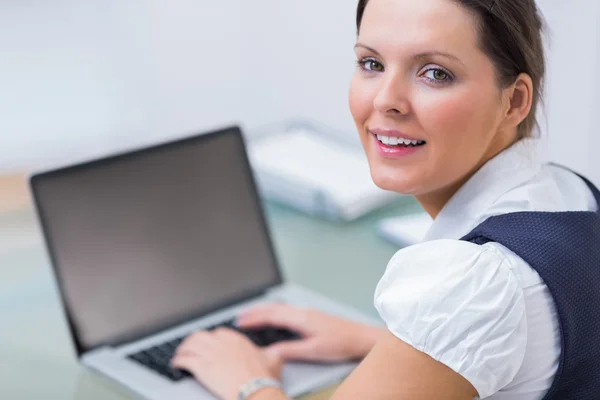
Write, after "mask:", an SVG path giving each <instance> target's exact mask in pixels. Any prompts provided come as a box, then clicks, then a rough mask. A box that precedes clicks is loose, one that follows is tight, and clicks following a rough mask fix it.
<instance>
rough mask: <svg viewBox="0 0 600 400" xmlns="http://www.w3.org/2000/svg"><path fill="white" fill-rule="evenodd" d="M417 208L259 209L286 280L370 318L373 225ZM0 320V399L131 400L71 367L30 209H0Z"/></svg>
mask: <svg viewBox="0 0 600 400" xmlns="http://www.w3.org/2000/svg"><path fill="white" fill-rule="evenodd" d="M417 209H418V208H417V205H416V204H415V203H413V202H412V201H410V200H408V199H406V200H405V199H402V200H400V201H399V202H397V203H396V204H394V205H391V206H389V207H386V208H384V209H381V210H378V211H377V212H375V213H371V214H370V215H368V216H366V217H363V218H361V219H359V220H357V221H354V222H351V223H335V222H328V221H322V220H318V219H315V218H311V217H308V216H305V215H302V214H300V213H298V212H296V211H293V210H290V209H287V208H285V207H282V206H278V205H274V204H267V206H266V212H267V218H268V221H269V225H270V228H271V230H272V233H273V240H274V242H275V248H276V251H277V253H278V256H279V259H280V262H281V265H282V269H283V272H284V276H285V277H286V279H288V280H290V281H292V282H296V283H299V284H302V285H305V286H307V287H309V288H312V289H314V290H316V291H319V292H322V293H325V294H327V295H329V296H331V297H333V298H335V299H338V300H340V301H342V302H345V303H347V304H350V305H352V306H354V307H356V308H358V309H360V310H362V311H364V312H367V313H370V314H371V315H374V314H375V311H374V309H373V307H372V298H373V291H374V288H375V285H376V283H377V281H378V279H379V277H380V276H381V274H382V273H383V271H384V269H385V266H386V264H387V261H388V259H389V258H390V257H391V256H392V254H393V253H394V252H395V250H396V249H395V247H394V246H392V245H390V244H388V243H386V242H384V241H383V240H381V239H379V238H378V237H377V236H376V235H375V232H374V229H375V223H376V222H377V220H378V219H379V218H382V217H386V216H393V215H399V214H403V213H407V212H413V211H416V210H417ZM0 318H1V320H2V324H1V329H0V398H2V399H23V400H26V399H64V400H75V399H77V400H96V399H97V400H100V399H102V400H125V399H131V396H130V395H129V394H128V393H127V392H125V391H123V390H122V389H121V388H119V387H118V386H117V385H115V384H113V383H111V382H108V381H107V380H105V379H103V378H101V377H100V376H98V375H96V374H94V373H92V372H89V371H87V370H85V369H83V368H81V367H80V366H79V365H78V364H77V362H76V360H75V356H74V353H73V350H72V348H71V342H70V339H69V336H68V330H67V326H66V323H65V320H64V317H63V314H62V311H61V309H60V305H59V301H58V294H57V292H56V288H55V285H54V282H53V278H52V275H51V269H50V266H49V262H48V260H47V258H46V255H45V251H44V247H43V243H42V238H41V236H40V233H39V231H38V229H37V226H36V223H35V220H34V217H33V212H32V209H31V208H30V206H23V207H21V208H11V209H10V210H4V211H0ZM328 394H329V393H328V392H324V393H323V394H321V395H317V396H311V398H312V399H316V398H319V399H321V398H327V397H328Z"/></svg>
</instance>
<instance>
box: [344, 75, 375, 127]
mask: <svg viewBox="0 0 600 400" xmlns="http://www.w3.org/2000/svg"><path fill="white" fill-rule="evenodd" d="M370 86H371V85H369V84H368V82H365V81H364V80H363V79H361V78H360V77H359V76H358V73H355V74H354V77H353V78H352V82H351V83H350V94H349V104H350V112H351V113H352V117H353V118H354V122H355V123H356V126H357V128H358V129H359V132H361V131H362V128H363V127H364V125H365V122H366V120H367V119H368V118H369V115H370V114H371V108H372V105H373V93H372V88H371V87H370Z"/></svg>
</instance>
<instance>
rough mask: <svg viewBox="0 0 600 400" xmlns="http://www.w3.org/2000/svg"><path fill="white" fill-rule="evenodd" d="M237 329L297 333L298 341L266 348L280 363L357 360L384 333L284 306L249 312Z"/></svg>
mask: <svg viewBox="0 0 600 400" xmlns="http://www.w3.org/2000/svg"><path fill="white" fill-rule="evenodd" d="M237 324H238V326H239V327H240V328H258V327H262V326H273V327H279V328H286V329H290V330H292V331H295V332H297V333H299V334H300V335H301V336H302V338H301V339H298V340H292V341H283V342H278V343H275V344H273V345H271V346H269V347H268V348H267V349H265V350H267V351H269V352H271V351H272V352H275V353H276V354H277V355H278V356H280V357H281V358H283V359H284V360H297V361H319V362H336V361H347V360H354V359H361V358H363V357H365V356H366V355H367V354H368V353H369V352H370V351H371V349H372V348H373V346H374V345H375V343H376V342H377V340H378V339H379V337H380V336H381V334H382V333H383V332H385V331H384V329H383V328H378V327H374V326H369V325H365V324H361V323H357V322H353V321H349V320H345V319H342V318H338V317H334V316H331V315H328V314H325V313H322V312H320V311H316V310H310V309H305V308H299V307H294V306H291V305H286V304H270V305H264V306H259V307H256V308H253V309H250V310H248V311H246V312H244V313H243V314H241V315H240V316H239V317H238V321H237Z"/></svg>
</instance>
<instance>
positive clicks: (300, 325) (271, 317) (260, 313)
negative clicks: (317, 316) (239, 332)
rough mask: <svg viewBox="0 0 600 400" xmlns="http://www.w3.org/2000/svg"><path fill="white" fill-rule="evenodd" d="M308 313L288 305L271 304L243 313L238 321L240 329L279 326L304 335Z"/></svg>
mask: <svg viewBox="0 0 600 400" xmlns="http://www.w3.org/2000/svg"><path fill="white" fill-rule="evenodd" d="M306 320H307V311H305V310H303V309H300V308H296V307H292V306H290V305H287V304H269V305H264V306H259V307H256V308H253V309H251V310H249V311H246V312H245V313H242V314H241V315H240V316H239V317H238V320H237V323H238V326H239V327H240V328H258V327H261V326H277V327H280V328H287V329H291V330H293V331H296V332H299V333H304V327H305V325H306Z"/></svg>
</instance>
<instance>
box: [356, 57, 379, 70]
mask: <svg viewBox="0 0 600 400" xmlns="http://www.w3.org/2000/svg"><path fill="white" fill-rule="evenodd" d="M358 65H360V67H361V68H362V69H363V70H365V71H368V72H383V70H384V68H383V64H381V63H380V62H379V61H377V60H374V59H372V58H363V59H362V60H360V61H359V62H358Z"/></svg>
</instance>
